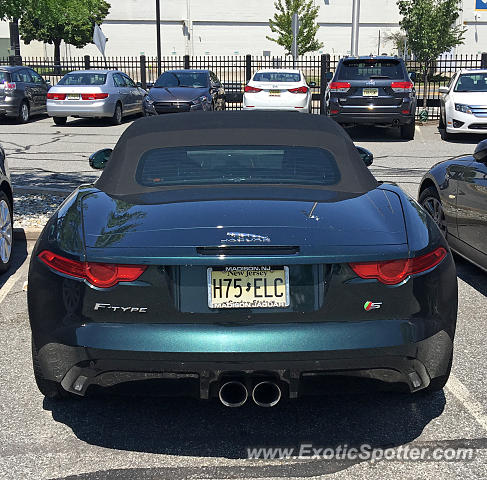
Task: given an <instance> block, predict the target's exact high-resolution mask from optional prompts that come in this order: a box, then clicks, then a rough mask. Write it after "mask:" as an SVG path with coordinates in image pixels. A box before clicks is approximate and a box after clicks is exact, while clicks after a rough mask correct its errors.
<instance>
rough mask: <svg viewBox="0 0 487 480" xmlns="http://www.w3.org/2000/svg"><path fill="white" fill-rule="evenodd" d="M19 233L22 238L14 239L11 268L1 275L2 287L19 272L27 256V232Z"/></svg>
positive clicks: (0, 286) (0, 282)
mask: <svg viewBox="0 0 487 480" xmlns="http://www.w3.org/2000/svg"><path fill="white" fill-rule="evenodd" d="M19 235H21V236H20V238H15V240H14V246H13V251H12V263H11V264H10V268H9V269H8V270H7V272H5V273H3V274H1V275H0V288H2V287H3V286H4V285H5V283H6V282H7V280H8V279H9V278H10V277H12V276H13V275H14V274H15V273H16V272H17V270H18V269H19V268H20V267H21V266H22V265H23V263H24V262H25V259H26V258H27V255H28V252H27V241H26V239H25V234H23V233H22V234H19Z"/></svg>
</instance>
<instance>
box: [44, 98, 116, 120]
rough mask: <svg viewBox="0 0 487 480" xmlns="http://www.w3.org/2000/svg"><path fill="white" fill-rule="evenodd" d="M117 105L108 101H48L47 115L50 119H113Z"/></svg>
mask: <svg viewBox="0 0 487 480" xmlns="http://www.w3.org/2000/svg"><path fill="white" fill-rule="evenodd" d="M114 111H115V103H114V102H113V101H112V100H111V99H110V98H109V99H108V100H98V101H89V100H78V101H72V100H71V101H70V100H48V101H47V113H48V115H49V116H50V117H84V118H91V117H112V116H113V113H114Z"/></svg>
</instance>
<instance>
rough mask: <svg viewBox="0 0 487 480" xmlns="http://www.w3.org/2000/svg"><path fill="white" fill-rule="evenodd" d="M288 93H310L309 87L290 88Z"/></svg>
mask: <svg viewBox="0 0 487 480" xmlns="http://www.w3.org/2000/svg"><path fill="white" fill-rule="evenodd" d="M288 92H291V93H308V87H305V86H302V87H298V88H289V89H288Z"/></svg>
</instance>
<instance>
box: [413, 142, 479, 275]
mask: <svg viewBox="0 0 487 480" xmlns="http://www.w3.org/2000/svg"><path fill="white" fill-rule="evenodd" d="M419 203H420V204H421V205H423V207H424V208H425V209H426V210H427V211H428V212H429V213H430V215H431V216H432V217H433V220H434V221H435V222H436V223H437V224H438V226H439V227H440V230H441V231H442V232H443V234H444V235H445V236H446V238H447V240H448V243H449V244H450V247H451V249H452V250H454V251H455V252H457V253H458V254H460V255H461V256H463V257H465V258H466V259H468V260H469V261H471V262H472V263H474V264H476V265H477V266H479V267H480V268H482V269H484V270H486V271H487V140H482V141H481V142H480V143H479V144H478V145H477V147H476V149H475V153H474V154H473V156H472V155H465V156H461V157H457V158H452V159H450V160H446V161H443V162H440V163H438V164H436V165H435V166H434V167H433V168H432V169H431V170H430V171H429V172H428V173H427V174H426V175H425V176H424V177H423V180H422V181H421V185H420V189H419Z"/></svg>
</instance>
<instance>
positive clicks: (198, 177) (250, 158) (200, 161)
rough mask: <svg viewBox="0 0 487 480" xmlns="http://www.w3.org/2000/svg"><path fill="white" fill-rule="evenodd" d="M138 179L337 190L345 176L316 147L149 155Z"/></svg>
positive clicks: (159, 150)
mask: <svg viewBox="0 0 487 480" xmlns="http://www.w3.org/2000/svg"><path fill="white" fill-rule="evenodd" d="M136 179H137V182H138V183H139V184H140V185H144V186H148V187H156V186H157V187H161V186H174V185H205V184H236V183H238V184H297V185H335V184H336V183H338V182H339V181H340V171H339V169H338V165H337V163H336V160H335V158H334V156H333V155H332V153H331V152H329V151H328V150H325V149H322V148H316V147H290V146H233V145H232V146H225V147H213V146H204V147H178V148H157V149H153V150H149V151H147V152H145V153H144V154H143V155H142V157H141V159H140V161H139V164H138V168H137V174H136Z"/></svg>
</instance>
